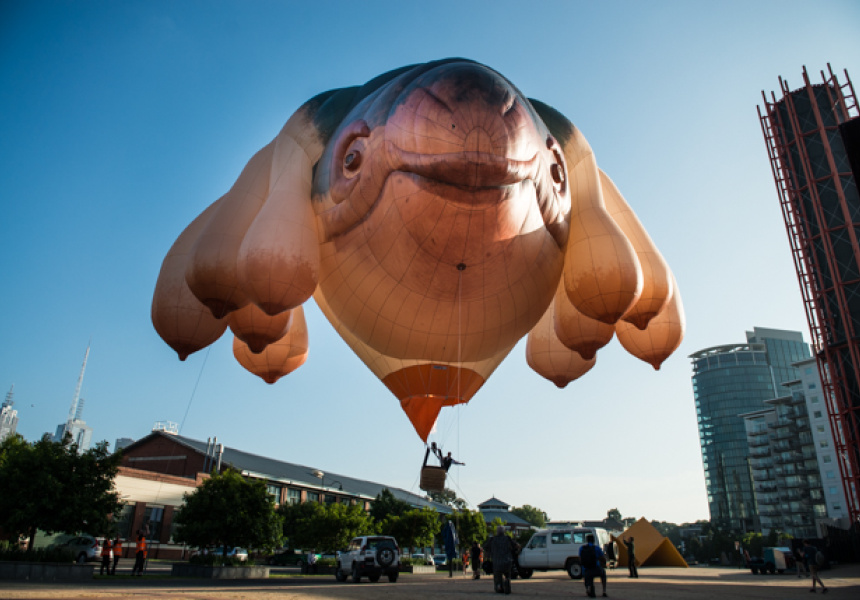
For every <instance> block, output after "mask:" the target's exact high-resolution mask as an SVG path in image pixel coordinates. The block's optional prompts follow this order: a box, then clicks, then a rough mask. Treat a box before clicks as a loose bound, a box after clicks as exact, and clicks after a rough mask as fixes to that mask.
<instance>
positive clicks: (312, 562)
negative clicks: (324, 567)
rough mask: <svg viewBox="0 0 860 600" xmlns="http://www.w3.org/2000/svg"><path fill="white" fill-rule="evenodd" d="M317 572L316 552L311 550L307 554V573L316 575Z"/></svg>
mask: <svg viewBox="0 0 860 600" xmlns="http://www.w3.org/2000/svg"><path fill="white" fill-rule="evenodd" d="M316 572H317V551H316V549H315V548H314V549H311V551H310V552H308V573H316Z"/></svg>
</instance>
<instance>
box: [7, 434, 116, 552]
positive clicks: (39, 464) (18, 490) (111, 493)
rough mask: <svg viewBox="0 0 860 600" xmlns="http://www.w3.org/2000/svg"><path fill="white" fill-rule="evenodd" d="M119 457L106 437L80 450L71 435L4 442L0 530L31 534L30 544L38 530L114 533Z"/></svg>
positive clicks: (13, 437)
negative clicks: (111, 523) (52, 439)
mask: <svg viewBox="0 0 860 600" xmlns="http://www.w3.org/2000/svg"><path fill="white" fill-rule="evenodd" d="M120 459H121V454H120V453H114V454H111V453H109V452H108V450H107V442H100V443H98V444H96V446H95V447H94V448H91V449H89V450H87V451H86V452H83V453H80V454H79V453H78V446H77V445H76V444H73V443H72V438H71V436H70V435H66V438H65V439H64V440H63V441H62V442H52V441H51V440H50V438H49V436H47V435H45V436H44V437H43V438H42V439H41V440H39V441H38V442H35V443H32V444H30V443H27V442H26V441H25V440H24V438H23V437H21V436H20V435H14V436H11V437H9V438H7V439H6V440H4V441H3V443H2V444H0V490H3V491H2V493H0V529H2V530H3V531H5V532H6V533H8V534H10V535H11V536H12V537H13V538H16V539H17V537H18V536H19V535H22V534H23V535H29V536H30V542H29V548H30V549H32V547H33V540H34V538H35V534H36V529H41V530H43V531H46V532H47V533H54V532H63V533H69V534H74V533H89V534H91V535H110V534H111V533H112V532H111V531H110V519H111V517H112V515H113V514H114V513H117V512H119V509H120V508H121V507H122V502H121V501H120V499H119V493H118V492H116V491H115V490H114V483H113V480H114V477H116V474H117V471H118V470H119V462H120Z"/></svg>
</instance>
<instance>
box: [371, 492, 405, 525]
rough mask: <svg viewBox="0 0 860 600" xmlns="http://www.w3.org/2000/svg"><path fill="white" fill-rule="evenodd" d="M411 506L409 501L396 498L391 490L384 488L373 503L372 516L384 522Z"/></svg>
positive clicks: (379, 521)
mask: <svg viewBox="0 0 860 600" xmlns="http://www.w3.org/2000/svg"><path fill="white" fill-rule="evenodd" d="M411 508H412V507H411V506H409V503H408V502H404V501H403V500H400V499H398V498H395V497H394V494H392V493H391V490H389V489H388V488H384V489H383V490H382V491H381V492H379V493H378V494H377V495H376V499H375V500H374V501H373V502H372V503H371V505H370V516H371V518H372V519H373V520H374V521H376V522H377V523H382V522H383V521H384V520H385V519H386V518H387V517H399V516H400V515H402V514H403V513H405V512H406V511H407V510H411Z"/></svg>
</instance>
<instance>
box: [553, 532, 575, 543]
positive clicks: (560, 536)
mask: <svg viewBox="0 0 860 600" xmlns="http://www.w3.org/2000/svg"><path fill="white" fill-rule="evenodd" d="M570 535H571V534H570V532H569V531H553V532H552V537H551V539H550V543H551V544H569V543H570Z"/></svg>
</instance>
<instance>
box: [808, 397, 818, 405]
mask: <svg viewBox="0 0 860 600" xmlns="http://www.w3.org/2000/svg"><path fill="white" fill-rule="evenodd" d="M809 401H810V402H811V403H812V404H818V396H810V397H809Z"/></svg>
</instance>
